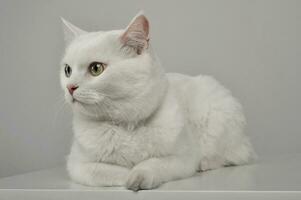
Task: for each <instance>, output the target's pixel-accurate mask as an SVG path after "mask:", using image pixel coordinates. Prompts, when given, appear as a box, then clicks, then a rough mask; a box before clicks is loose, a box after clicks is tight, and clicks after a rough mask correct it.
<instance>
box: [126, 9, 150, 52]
mask: <svg viewBox="0 0 301 200" xmlns="http://www.w3.org/2000/svg"><path fill="white" fill-rule="evenodd" d="M120 39H121V42H122V44H123V45H124V46H128V47H130V48H132V49H133V50H134V51H136V53H137V54H141V53H142V51H143V50H144V49H146V48H147V47H148V42H149V23H148V20H147V18H146V17H145V15H144V13H143V11H140V12H139V13H138V14H137V15H136V16H135V17H134V18H133V20H132V21H131V22H130V24H129V25H128V27H127V28H126V29H125V32H124V33H123V34H122V35H121V38H120Z"/></svg>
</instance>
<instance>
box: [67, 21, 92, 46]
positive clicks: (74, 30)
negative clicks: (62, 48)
mask: <svg viewBox="0 0 301 200" xmlns="http://www.w3.org/2000/svg"><path fill="white" fill-rule="evenodd" d="M61 20H62V25H63V31H64V39H65V43H66V44H67V45H68V44H70V42H71V41H72V40H74V38H76V37H78V36H79V35H82V34H85V33H86V31H84V30H82V29H80V28H78V27H76V26H75V25H73V24H71V23H70V22H68V21H67V20H65V19H64V18H62V17H61Z"/></svg>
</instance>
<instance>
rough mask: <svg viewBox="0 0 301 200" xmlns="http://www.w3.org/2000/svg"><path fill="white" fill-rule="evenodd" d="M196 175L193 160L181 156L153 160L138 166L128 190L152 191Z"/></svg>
mask: <svg viewBox="0 0 301 200" xmlns="http://www.w3.org/2000/svg"><path fill="white" fill-rule="evenodd" d="M195 173H196V162H195V161H194V160H193V159H191V158H190V159H188V158H187V157H179V156H169V157H162V158H151V159H148V160H145V161H143V162H141V163H139V164H138V165H136V166H135V167H134V168H133V169H132V170H131V172H130V174H129V177H128V179H127V182H126V187H127V188H128V189H131V190H134V191H137V190H139V189H152V188H156V187H158V186H159V185H160V184H162V183H164V182H168V181H171V180H176V179H180V178H186V177H190V176H192V175H193V174H195Z"/></svg>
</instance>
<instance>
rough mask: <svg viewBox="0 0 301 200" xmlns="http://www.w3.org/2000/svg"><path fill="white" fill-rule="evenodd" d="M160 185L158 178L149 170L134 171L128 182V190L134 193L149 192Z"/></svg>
mask: <svg viewBox="0 0 301 200" xmlns="http://www.w3.org/2000/svg"><path fill="white" fill-rule="evenodd" d="M159 185H160V182H159V181H158V177H156V175H155V174H154V172H153V171H152V170H149V169H139V168H137V169H133V170H132V171H131V172H130V174H129V176H128V179H127V181H126V184H125V186H126V188H127V189H129V190H133V191H138V190H148V189H153V188H156V187H158V186H159Z"/></svg>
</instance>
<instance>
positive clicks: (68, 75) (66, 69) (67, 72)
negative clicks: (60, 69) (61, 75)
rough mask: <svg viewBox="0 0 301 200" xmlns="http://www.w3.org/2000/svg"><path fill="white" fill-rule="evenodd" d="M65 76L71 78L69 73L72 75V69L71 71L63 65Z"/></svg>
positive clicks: (67, 66) (66, 65)
mask: <svg viewBox="0 0 301 200" xmlns="http://www.w3.org/2000/svg"><path fill="white" fill-rule="evenodd" d="M64 70H65V75H66V77H68V78H69V77H70V76H71V73H72V69H71V67H70V66H69V65H68V64H65V69H64Z"/></svg>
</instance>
